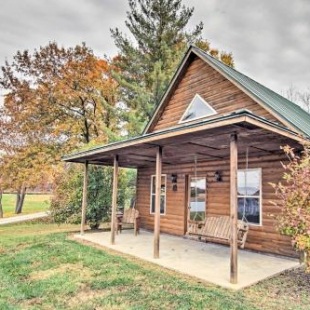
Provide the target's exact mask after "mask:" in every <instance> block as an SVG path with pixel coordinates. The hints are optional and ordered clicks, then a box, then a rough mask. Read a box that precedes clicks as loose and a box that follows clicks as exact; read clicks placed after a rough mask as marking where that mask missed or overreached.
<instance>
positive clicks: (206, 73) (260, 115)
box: [64, 46, 310, 282]
mask: <svg viewBox="0 0 310 310" xmlns="http://www.w3.org/2000/svg"><path fill="white" fill-rule="evenodd" d="M309 136H310V116H309V114H308V113H306V112H305V111H304V110H302V109H301V108H300V107H299V106H297V105H295V104H294V103H292V102H290V101H289V100H287V99H285V98H283V97H282V96H280V95H278V94H276V93H275V92H273V91H272V90H270V89H268V88H266V87H265V86H263V85H261V84H259V83H257V82H255V81H254V80H252V79H251V78H249V77H247V76H245V75H243V74H242V73H240V72H238V71H236V70H235V69H233V68H231V67H228V66H226V65H225V64H223V63H222V62H220V61H219V60H217V59H215V58H213V57H211V56H210V55H208V54H206V53H205V52H203V51H202V50H200V49H198V48H196V47H193V46H192V47H190V48H189V50H188V51H187V53H186V55H185V57H184V58H183V61H182V62H181V64H180V66H179V68H178V70H177V72H176V74H175V75H174V77H173V79H172V81H171V83H170V85H169V87H168V89H167V91H166V93H165V95H164V96H163V98H162V100H161V102H160V103H159V105H158V106H157V109H156V110H155V112H154V115H153V117H152V119H151V120H150V122H149V124H148V125H147V126H146V128H145V130H144V132H143V134H142V135H141V136H139V137H136V138H132V139H129V140H126V141H122V142H117V143H112V144H109V145H105V146H102V147H97V148H94V149H91V150H88V151H83V152H80V153H75V154H71V155H68V156H66V157H65V158H64V160H65V161H70V162H79V163H86V165H85V167H86V168H87V165H88V164H99V165H114V167H115V171H114V178H115V180H116V181H115V184H114V185H115V191H116V188H117V185H116V182H117V168H118V166H120V167H130V168H136V169H137V175H138V180H137V195H136V208H137V209H138V210H139V214H140V225H141V228H145V229H147V230H154V231H155V239H154V240H155V243H154V256H155V257H158V253H157V250H158V249H159V232H164V233H168V234H174V235H178V236H185V235H187V234H188V232H189V222H190V221H194V222H195V221H197V222H201V221H202V222H203V221H204V220H205V219H206V218H208V217H220V216H229V217H230V219H231V229H232V237H231V239H232V240H230V245H231V247H232V249H233V251H235V252H236V240H235V239H236V230H234V228H235V227H236V225H237V218H239V219H243V220H244V221H246V222H247V223H248V226H249V232H248V236H247V240H246V243H245V249H250V250H255V251H262V252H268V253H274V254H281V255H287V256H294V255H296V254H295V252H294V250H293V249H292V246H291V242H290V239H289V238H287V237H284V236H281V235H280V234H279V233H278V232H277V230H276V220H275V217H274V215H276V214H277V213H278V212H279V210H278V209H277V208H276V207H275V206H274V205H273V204H272V203H271V201H276V199H277V198H276V196H275V194H274V190H273V188H272V187H271V185H270V182H273V183H276V182H278V181H279V180H280V179H281V177H282V174H283V168H282V166H281V161H285V160H286V158H285V156H284V154H283V151H282V150H281V149H280V147H281V146H284V145H290V146H292V147H295V148H296V149H301V145H300V142H301V141H302V140H303V139H305V138H308V137H309ZM86 172H87V169H86ZM113 204H114V208H115V204H116V199H115V192H114V202H113ZM113 238H114V236H113V233H112V242H114V239H113ZM137 238H138V237H137ZM133 242H134V241H133ZM156 249H157V250H156ZM235 259H236V255H235V254H232V261H234V260H235ZM233 281H234V280H233ZM233 281H232V282H233Z"/></svg>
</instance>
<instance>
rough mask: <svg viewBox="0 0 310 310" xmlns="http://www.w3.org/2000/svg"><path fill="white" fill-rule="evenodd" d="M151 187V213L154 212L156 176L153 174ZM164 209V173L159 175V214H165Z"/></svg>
mask: <svg viewBox="0 0 310 310" xmlns="http://www.w3.org/2000/svg"><path fill="white" fill-rule="evenodd" d="M151 180H152V188H151V213H155V193H156V176H155V175H153V176H152V178H151ZM165 209H166V175H162V176H161V187H160V214H165Z"/></svg>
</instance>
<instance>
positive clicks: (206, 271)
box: [75, 230, 299, 290]
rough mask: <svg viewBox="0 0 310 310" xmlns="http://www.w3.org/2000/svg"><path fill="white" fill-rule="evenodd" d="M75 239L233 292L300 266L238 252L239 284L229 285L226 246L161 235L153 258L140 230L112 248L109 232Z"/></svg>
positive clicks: (122, 237) (282, 259)
mask: <svg viewBox="0 0 310 310" xmlns="http://www.w3.org/2000/svg"><path fill="white" fill-rule="evenodd" d="M75 238H77V239H82V240H86V241H90V242H93V243H96V244H99V245H102V246H105V247H107V248H110V249H113V250H115V251H118V252H121V253H126V254H129V255H132V256H135V257H138V258H141V259H143V260H146V261H149V262H152V263H155V264H157V265H160V266H163V267H166V268H168V269H172V270H175V271H177V272H180V273H183V274H187V275H189V276H194V277H196V278H198V279H201V280H203V281H207V282H210V283H213V284H216V285H219V286H222V287H225V288H229V289H234V290H238V289H242V288H244V287H247V286H250V285H252V284H255V283H257V282H259V281H261V280H264V279H266V278H269V277H271V276H274V275H276V274H278V273H280V272H282V271H284V270H286V269H291V268H294V267H298V266H299V262H298V260H296V259H290V258H285V257H275V256H271V255H264V254H258V253H253V252H250V251H245V250H239V251H238V257H239V258H238V263H239V275H238V279H239V280H238V284H231V283H230V282H229V272H230V260H229V257H230V252H229V247H227V246H222V245H217V244H212V243H202V242H198V241H194V240H188V239H184V238H182V237H176V236H170V235H166V234H161V236H160V258H159V259H154V258H153V234H152V233H150V232H147V231H144V230H141V231H140V234H139V235H138V236H137V237H135V236H134V234H133V231H132V230H124V231H123V232H122V233H121V234H118V235H116V241H115V245H111V244H110V232H95V233H85V234H84V235H83V236H82V235H79V234H77V235H75Z"/></svg>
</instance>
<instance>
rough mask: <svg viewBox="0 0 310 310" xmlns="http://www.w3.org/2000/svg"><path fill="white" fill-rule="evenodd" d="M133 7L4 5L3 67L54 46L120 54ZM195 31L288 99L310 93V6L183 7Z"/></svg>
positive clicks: (84, 2)
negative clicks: (117, 38)
mask: <svg viewBox="0 0 310 310" xmlns="http://www.w3.org/2000/svg"><path fill="white" fill-rule="evenodd" d="M127 3H128V0H45V1H43V0H0V42H1V45H0V65H2V64H3V63H4V61H5V59H8V60H10V59H11V57H12V55H13V54H15V53H16V51H17V50H24V49H29V50H33V49H34V48H38V47H39V46H40V45H46V44H47V43H48V42H49V41H56V42H57V43H59V44H61V45H64V46H74V45H76V44H80V43H81V42H86V44H87V45H88V46H89V47H91V48H92V49H93V50H94V51H95V53H96V54H97V55H99V56H102V55H103V54H107V55H108V56H113V55H115V54H116V53H117V49H116V48H115V46H114V42H113V40H112V38H111V35H110V30H109V29H110V28H115V27H118V28H120V29H122V30H124V31H125V32H126V27H125V23H124V21H125V19H126V11H127V10H128V4H127ZM183 3H184V4H186V5H188V6H194V7H195V12H194V15H193V17H192V19H191V23H190V27H194V25H196V24H198V23H199V22H200V21H202V22H203V23H204V32H203V35H204V38H207V39H208V40H209V41H210V42H211V44H212V46H214V47H216V48H219V49H222V50H225V51H229V52H232V53H233V56H234V59H235V64H236V69H237V70H239V71H241V72H242V73H244V74H246V75H248V76H250V77H251V78H253V79H254V80H257V81H258V82H260V83H262V84H264V85H266V86H267V87H270V88H271V89H273V90H275V91H277V92H281V91H285V90H287V89H288V88H289V87H290V85H292V84H293V85H295V87H297V88H299V89H301V90H305V89H306V88H307V87H310V0H295V1H292V0H272V1H271V0H183Z"/></svg>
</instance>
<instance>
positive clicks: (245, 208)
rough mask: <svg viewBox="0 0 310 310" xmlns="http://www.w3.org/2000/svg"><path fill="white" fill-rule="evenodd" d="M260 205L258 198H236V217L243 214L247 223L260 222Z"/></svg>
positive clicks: (240, 216)
mask: <svg viewBox="0 0 310 310" xmlns="http://www.w3.org/2000/svg"><path fill="white" fill-rule="evenodd" d="M259 212H260V206H259V198H238V219H239V220H241V219H242V218H243V213H244V215H245V218H246V221H248V222H249V223H254V224H259V223H260V214H259Z"/></svg>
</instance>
